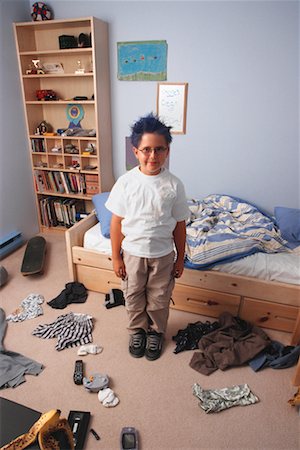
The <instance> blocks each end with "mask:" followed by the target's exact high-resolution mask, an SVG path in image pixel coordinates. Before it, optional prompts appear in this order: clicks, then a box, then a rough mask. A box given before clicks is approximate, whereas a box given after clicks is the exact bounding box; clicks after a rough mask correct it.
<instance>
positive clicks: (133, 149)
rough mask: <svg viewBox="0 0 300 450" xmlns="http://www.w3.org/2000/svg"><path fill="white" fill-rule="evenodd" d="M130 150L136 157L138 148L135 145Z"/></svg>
mask: <svg viewBox="0 0 300 450" xmlns="http://www.w3.org/2000/svg"><path fill="white" fill-rule="evenodd" d="M132 151H133V153H134V155H135V157H136V158H137V157H138V153H139V151H138V149H137V148H136V147H132Z"/></svg>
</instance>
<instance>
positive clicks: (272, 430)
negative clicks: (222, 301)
mask: <svg viewBox="0 0 300 450" xmlns="http://www.w3.org/2000/svg"><path fill="white" fill-rule="evenodd" d="M44 236H45V237H46V239H47V242H48V253H47V263H46V270H45V272H44V274H43V275H40V276H39V275H37V276H32V277H23V276H22V275H21V274H20V271H19V270H20V266H21V262H22V257H23V253H24V247H23V248H21V249H19V250H17V251H16V252H14V253H13V254H12V255H10V256H8V257H7V258H6V259H4V260H3V261H2V262H1V264H2V265H4V266H5V267H6V269H7V270H8V272H9V282H8V283H7V284H6V285H5V286H4V287H2V288H1V291H0V296H1V306H2V308H3V309H4V310H5V312H6V314H7V315H8V314H10V313H11V312H13V310H14V309H15V308H17V307H18V306H19V304H20V303H21V301H22V300H23V299H24V298H25V297H26V296H27V295H28V294H30V293H37V294H42V295H43V296H44V297H45V299H46V301H50V300H51V299H52V298H54V297H56V296H57V295H58V294H59V293H60V292H61V291H62V289H64V287H65V283H67V282H68V281H70V280H69V276H68V269H67V259H66V252H65V246H64V236H63V234H59V233H49V234H45V235H44ZM103 302H104V295H102V294H98V293H95V292H90V293H89V296H88V299H87V301H86V303H84V304H77V305H75V304H72V305H69V306H68V307H67V308H66V309H63V310H55V309H52V308H50V306H49V305H47V304H46V303H44V306H43V309H44V315H43V316H40V317H38V318H35V319H31V320H27V321H24V322H21V323H9V324H8V328H7V333H6V337H5V339H4V346H5V348H6V350H12V351H15V352H19V353H21V354H23V355H25V356H27V357H30V358H33V359H35V360H36V361H39V362H41V363H43V364H44V365H45V369H44V371H43V372H42V373H41V374H40V375H38V376H37V377H34V376H30V375H28V376H26V382H25V383H23V384H22V385H21V386H19V387H17V388H15V389H5V390H2V391H1V392H0V395H1V396H2V397H5V398H7V399H11V400H13V401H16V402H19V403H22V404H24V405H26V406H29V407H31V408H34V409H37V410H39V411H42V412H45V411H47V410H49V409H52V408H59V409H61V411H62V415H63V416H67V415H68V413H69V411H70V410H81V411H90V412H91V414H92V420H91V426H92V427H93V428H94V429H95V430H96V431H97V433H98V434H99V435H100V436H101V440H100V441H99V442H97V441H96V440H95V438H94V437H93V436H92V435H91V434H90V433H89V434H88V436H87V440H86V446H85V448H86V449H87V450H97V449H102V450H117V449H118V448H119V435H120V430H121V428H122V427H124V426H134V427H136V428H137V429H138V431H139V436H140V448H141V449H143V450H150V449H151V450H154V449H155V450H171V449H172V450H173V449H180V450H190V449H205V450H208V449H214V450H217V449H225V448H226V449H227V448H228V449H229V448H230V449H236V450H246V449H247V450H248V449H249V450H250V449H251V450H254V449H255V450H258V449H259V450H266V449H280V450H296V449H299V448H300V445H299V414H298V410H297V408H295V407H291V406H290V405H289V404H288V403H287V401H288V399H289V398H291V397H292V396H293V394H294V393H295V391H296V388H295V387H293V386H292V384H291V379H292V376H293V371H294V368H290V369H284V370H272V369H265V370H263V371H261V372H258V373H254V372H253V371H252V369H250V367H249V366H244V367H242V368H234V369H229V370H227V371H225V372H221V371H217V372H215V373H213V374H212V375H210V376H208V377H207V376H204V375H201V374H199V373H198V372H196V371H194V370H193V369H191V368H190V367H189V361H190V359H191V357H192V354H193V352H192V351H189V352H187V351H186V352H182V353H179V354H178V355H175V354H174V353H173V350H174V348H175V343H174V342H173V341H172V339H171V337H172V336H173V335H175V334H176V333H177V331H178V330H179V329H182V328H185V327H186V326H187V324H188V323H191V322H196V321H197V320H204V319H206V318H204V317H201V316H197V315H194V314H188V313H183V312H178V311H175V310H172V311H171V314H170V320H169V328H168V333H167V339H166V343H165V349H164V353H163V355H162V357H161V358H160V359H159V360H157V361H153V362H150V361H147V360H146V359H145V358H141V359H134V358H132V357H131V356H130V355H129V354H128V350H127V345H128V336H127V331H126V313H125V310H124V308H123V307H122V306H119V307H116V308H113V309H111V310H107V309H106V308H105V307H104V306H103ZM70 311H74V312H82V313H88V314H91V315H92V316H93V317H94V319H95V327H94V332H93V337H94V343H97V344H99V345H101V346H103V348H104V350H103V352H102V353H101V354H99V355H96V356H95V355H88V356H85V357H82V359H83V360H84V367H85V374H86V375H91V374H93V373H96V372H100V373H106V374H107V375H108V376H109V378H110V387H111V388H112V389H113V390H114V391H115V393H116V395H117V396H118V397H119V399H120V403H119V405H118V406H117V407H115V408H111V409H108V408H105V407H104V406H103V405H102V404H101V403H100V402H99V400H98V398H97V394H92V393H89V392H87V391H85V389H84V387H82V386H76V385H75V384H74V383H73V370H74V363H75V360H76V359H78V356H77V349H75V348H73V349H66V350H63V351H61V352H58V351H56V350H55V349H54V345H55V342H56V340H55V339H50V340H43V339H39V338H37V337H35V336H32V335H31V332H32V330H33V329H34V328H35V327H36V326H37V325H39V324H41V323H50V322H53V321H54V320H55V319H56V318H57V317H58V316H59V315H60V314H65V313H67V312H70ZM210 320H213V319H210ZM267 333H268V334H269V335H270V336H271V337H272V338H276V339H278V340H280V341H281V342H283V343H285V344H287V343H288V342H289V337H290V336H289V334H287V333H279V332H272V331H267ZM193 383H199V384H200V385H201V386H202V387H204V388H205V389H210V388H222V387H225V386H232V385H234V384H242V383H248V385H249V386H250V388H251V390H252V391H253V392H254V393H255V394H256V395H257V396H258V397H259V399H260V402H259V403H257V404H254V405H251V406H245V407H241V406H238V407H234V408H231V409H228V410H226V411H223V412H220V413H217V414H205V412H204V411H202V410H201V409H200V408H199V406H198V401H197V399H196V398H195V397H194V396H193V395H192V385H193ZM2 419H3V418H2ZM2 423H3V422H2Z"/></svg>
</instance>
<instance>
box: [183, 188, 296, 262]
mask: <svg viewBox="0 0 300 450" xmlns="http://www.w3.org/2000/svg"><path fill="white" fill-rule="evenodd" d="M189 208H190V212H191V215H190V219H189V221H187V229H186V231H187V239H186V261H185V265H186V267H190V268H193V269H208V268H210V267H213V266H214V265H216V264H219V263H224V262H229V261H234V260H237V259H240V258H243V257H245V256H248V255H252V254H253V253H256V252H265V253H278V252H282V251H287V248H286V247H285V244H286V241H284V240H283V239H282V238H281V235H280V232H279V230H278V229H277V227H276V225H275V222H274V221H273V219H272V218H270V217H268V216H266V215H264V214H263V213H262V212H261V211H259V210H258V209H257V208H256V207H255V206H253V205H251V204H249V203H247V202H246V201H244V200H241V199H237V198H235V197H230V196H228V195H220V194H212V195H209V196H208V197H206V198H204V199H203V200H202V201H200V200H189Z"/></svg>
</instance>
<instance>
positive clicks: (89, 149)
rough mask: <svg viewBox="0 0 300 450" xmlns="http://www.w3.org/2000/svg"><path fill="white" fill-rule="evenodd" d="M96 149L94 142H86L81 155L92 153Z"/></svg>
mask: <svg viewBox="0 0 300 450" xmlns="http://www.w3.org/2000/svg"><path fill="white" fill-rule="evenodd" d="M95 150H96V146H95V144H92V143H91V142H89V143H88V145H87V146H86V148H85V149H84V151H83V152H82V154H83V156H89V155H94V154H95Z"/></svg>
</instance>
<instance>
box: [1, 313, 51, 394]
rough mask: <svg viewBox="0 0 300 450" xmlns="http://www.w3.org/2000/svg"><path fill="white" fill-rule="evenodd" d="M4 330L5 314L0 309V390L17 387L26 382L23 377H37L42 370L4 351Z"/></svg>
mask: <svg viewBox="0 0 300 450" xmlns="http://www.w3.org/2000/svg"><path fill="white" fill-rule="evenodd" d="M6 328H7V322H6V320H5V312H4V310H3V309H2V308H0V389H3V388H8V387H13V388H14V387H17V386H19V385H20V384H22V383H24V382H25V381H26V379H25V376H24V375H26V374H29V375H38V374H39V373H41V371H42V370H43V368H44V366H43V365H42V364H40V363H38V362H37V361H34V360H33V359H30V358H27V357H26V356H23V355H21V354H20V353H16V352H11V351H8V350H5V349H4V346H3V340H4V336H5V332H6Z"/></svg>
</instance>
